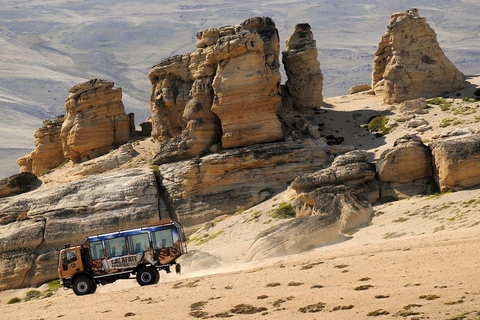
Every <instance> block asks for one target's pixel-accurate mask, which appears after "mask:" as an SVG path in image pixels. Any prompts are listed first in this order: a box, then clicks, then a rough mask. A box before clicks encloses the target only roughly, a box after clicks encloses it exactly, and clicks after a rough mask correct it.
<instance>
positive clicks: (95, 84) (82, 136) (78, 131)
mask: <svg viewBox="0 0 480 320" xmlns="http://www.w3.org/2000/svg"><path fill="white" fill-rule="evenodd" d="M113 86H114V83H113V82H110V81H106V80H100V79H93V80H90V81H88V82H84V83H81V84H79V85H76V86H74V87H73V88H71V89H70V90H69V92H70V95H69V96H68V97H67V99H66V100H65V110H66V112H67V114H66V115H65V120H64V122H63V125H62V129H61V133H60V136H61V139H62V149H63V155H64V157H65V158H67V159H71V160H72V161H73V162H82V161H86V160H89V159H93V158H95V157H98V156H100V155H102V154H105V153H107V152H108V151H110V150H111V149H113V148H114V147H115V146H119V145H122V144H124V143H125V142H127V141H128V139H129V138H130V122H129V116H128V115H127V114H125V108H124V106H123V103H122V89H121V88H115V89H114V88H113Z"/></svg>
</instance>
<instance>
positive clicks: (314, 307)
mask: <svg viewBox="0 0 480 320" xmlns="http://www.w3.org/2000/svg"><path fill="white" fill-rule="evenodd" d="M324 308H325V303H323V302H318V303H315V304H310V305H308V306H306V307H303V308H300V309H298V311H300V312H302V313H314V312H320V311H322V310H323V309H324Z"/></svg>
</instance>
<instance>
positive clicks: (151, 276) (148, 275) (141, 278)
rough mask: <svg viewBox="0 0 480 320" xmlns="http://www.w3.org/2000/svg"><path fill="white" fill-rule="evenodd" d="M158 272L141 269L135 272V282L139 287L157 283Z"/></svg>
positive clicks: (147, 268) (150, 269)
mask: <svg viewBox="0 0 480 320" xmlns="http://www.w3.org/2000/svg"><path fill="white" fill-rule="evenodd" d="M157 279H158V272H157V270H155V269H153V268H150V267H143V268H141V269H140V270H138V272H137V282H138V284H139V285H141V286H147V285H149V284H154V283H156V282H155V281H157V282H158V280H157Z"/></svg>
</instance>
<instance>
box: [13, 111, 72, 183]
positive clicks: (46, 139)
mask: <svg viewBox="0 0 480 320" xmlns="http://www.w3.org/2000/svg"><path fill="white" fill-rule="evenodd" d="M64 120H65V116H63V115H62V116H57V117H55V118H53V119H46V120H43V127H41V128H40V129H38V130H37V131H35V134H34V137H35V150H33V151H32V152H31V153H29V154H27V155H26V156H24V157H22V158H20V159H18V160H17V163H18V165H19V166H20V172H32V173H34V174H39V173H40V172H42V171H44V170H48V169H53V168H56V167H57V166H58V165H60V164H62V163H63V162H64V161H65V157H64V155H63V148H62V139H61V138H60V131H61V129H62V125H63V121H64Z"/></svg>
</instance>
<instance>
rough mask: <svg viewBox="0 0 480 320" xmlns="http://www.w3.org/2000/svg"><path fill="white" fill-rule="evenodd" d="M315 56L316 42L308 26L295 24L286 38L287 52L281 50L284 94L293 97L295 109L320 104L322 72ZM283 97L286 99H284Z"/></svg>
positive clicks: (306, 24)
mask: <svg viewBox="0 0 480 320" xmlns="http://www.w3.org/2000/svg"><path fill="white" fill-rule="evenodd" d="M317 56H318V51H317V44H316V41H315V40H314V39H313V33H312V31H311V28H310V25H309V24H308V23H301V24H297V25H296V26H295V29H294V31H293V34H292V35H291V36H290V37H289V38H288V39H287V40H286V51H284V52H282V57H283V64H284V67H285V72H286V74H287V77H288V80H287V81H286V82H285V87H286V89H287V92H285V94H287V93H288V94H289V95H291V96H292V97H293V101H292V104H293V107H294V108H295V109H302V108H314V107H318V108H319V107H321V106H322V102H323V96H322V87H323V75H322V71H321V70H320V62H318V60H317ZM286 100H288V99H285V98H284V101H286ZM287 107H288V106H287Z"/></svg>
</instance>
